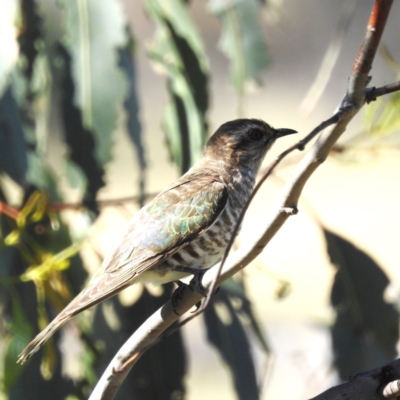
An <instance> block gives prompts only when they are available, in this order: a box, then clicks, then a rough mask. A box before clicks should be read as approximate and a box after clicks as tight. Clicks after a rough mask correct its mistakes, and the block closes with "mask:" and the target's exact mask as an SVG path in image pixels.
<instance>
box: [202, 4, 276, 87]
mask: <svg viewBox="0 0 400 400" xmlns="http://www.w3.org/2000/svg"><path fill="white" fill-rule="evenodd" d="M209 9H210V11H211V12H212V13H213V14H215V15H216V16H217V17H218V18H219V19H220V21H221V25H222V34H221V41H220V47H221V49H222V51H223V52H224V53H225V54H226V56H227V57H228V58H229V59H230V61H231V79H232V82H233V84H234V86H235V88H236V90H237V91H238V93H239V94H241V95H242V94H244V92H245V85H246V83H248V82H256V83H260V75H261V73H262V72H263V71H264V70H265V69H266V68H267V67H268V65H269V57H268V53H267V46H266V43H265V40H264V38H263V34H262V30H261V25H260V20H259V16H260V12H261V4H260V2H259V1H258V0H234V1H232V0H211V1H210V2H209Z"/></svg>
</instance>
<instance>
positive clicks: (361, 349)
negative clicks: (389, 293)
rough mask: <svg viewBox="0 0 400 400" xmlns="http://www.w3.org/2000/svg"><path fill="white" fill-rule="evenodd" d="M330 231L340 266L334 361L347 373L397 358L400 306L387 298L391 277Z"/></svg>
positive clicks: (333, 257)
mask: <svg viewBox="0 0 400 400" xmlns="http://www.w3.org/2000/svg"><path fill="white" fill-rule="evenodd" d="M324 232H325V238H326V241H327V246H328V254H329V257H330V259H331V262H332V263H333V264H334V265H335V266H336V268H337V272H336V275H335V279H334V283H333V286H332V292H331V304H332V306H333V307H334V308H335V311H336V321H335V323H334V325H333V326H332V328H331V334H332V345H333V350H334V355H335V364H336V367H337V368H338V371H339V374H340V376H341V378H342V379H348V377H349V376H350V375H353V374H355V373H358V372H359V371H366V370H369V369H373V368H376V367H378V366H380V365H384V364H387V363H388V362H389V361H392V360H393V359H394V358H395V357H396V354H397V351H396V344H397V340H398V337H399V312H398V311H397V310H396V309H395V308H394V306H393V305H392V304H388V303H387V302H386V301H385V300H384V291H385V289H386V287H387V286H388V284H389V279H388V277H387V276H386V274H385V273H384V271H383V270H382V268H381V267H380V266H379V265H378V264H377V263H376V262H375V261H374V260H373V259H372V258H371V257H370V256H368V255H367V254H366V253H365V252H363V251H361V250H360V249H358V248H357V247H355V246H354V245H353V244H352V243H350V242H349V241H347V240H345V239H343V238H342V237H340V236H338V235H336V234H333V233H332V232H329V231H326V230H325V231H324Z"/></svg>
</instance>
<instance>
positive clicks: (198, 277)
mask: <svg viewBox="0 0 400 400" xmlns="http://www.w3.org/2000/svg"><path fill="white" fill-rule="evenodd" d="M206 272H207V269H197V270H196V273H194V274H193V279H192V280H191V281H190V283H189V289H190V290H191V291H192V292H197V293H200V294H201V295H202V296H203V297H207V292H206V290H205V289H204V286H203V283H202V282H201V281H202V279H203V275H204V274H205V273H206Z"/></svg>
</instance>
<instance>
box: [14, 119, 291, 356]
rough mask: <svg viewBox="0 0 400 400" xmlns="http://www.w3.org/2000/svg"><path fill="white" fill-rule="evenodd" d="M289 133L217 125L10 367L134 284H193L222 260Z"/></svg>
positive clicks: (258, 125)
mask: <svg viewBox="0 0 400 400" xmlns="http://www.w3.org/2000/svg"><path fill="white" fill-rule="evenodd" d="M293 133H297V132H296V131H295V130H293V129H285V128H282V129H275V128H273V127H272V126H271V125H269V124H267V123H266V122H264V121H263V120H260V119H236V120H232V121H228V122H226V123H224V124H222V125H221V126H220V127H219V128H218V129H217V130H216V132H215V133H214V134H213V135H212V136H211V137H210V138H209V140H208V141H207V143H206V145H205V149H204V152H203V155H202V157H201V158H200V160H199V161H198V162H197V163H195V164H194V165H193V167H192V168H190V169H189V170H188V171H187V172H186V173H185V174H184V175H183V176H181V177H180V178H179V179H178V180H177V181H176V182H175V183H173V184H172V185H170V186H168V187H167V188H166V189H165V190H163V191H162V192H161V193H159V194H158V195H157V196H156V197H154V198H153V199H152V200H151V201H150V202H149V203H148V204H146V205H145V206H144V207H143V208H142V209H140V210H139V211H138V212H137V213H136V214H135V215H134V216H133V218H132V219H131V220H130V222H129V224H128V226H127V229H126V231H125V232H124V234H123V235H122V237H121V240H120V241H119V242H118V244H117V246H116V247H115V249H114V250H113V251H112V252H111V253H110V254H108V256H106V257H105V259H104V260H103V262H102V264H101V265H100V267H99V268H98V270H97V271H96V273H95V274H94V275H93V277H92V278H91V279H90V281H89V283H88V284H87V285H86V286H85V287H84V288H83V290H82V291H81V292H80V293H79V294H78V295H77V296H76V297H75V298H74V299H73V300H72V301H71V302H70V303H69V304H68V305H67V306H66V307H65V308H64V309H63V310H62V311H61V312H60V313H59V314H58V315H57V316H56V317H55V318H54V319H53V321H51V322H50V324H49V325H48V326H47V327H46V328H45V329H44V330H43V331H42V332H40V333H39V334H38V335H37V336H36V337H35V338H34V339H33V340H32V341H31V342H30V343H29V344H28V346H27V347H26V348H25V349H24V350H23V351H22V352H21V354H20V355H19V358H18V361H17V362H19V363H22V364H23V363H24V362H26V361H27V360H28V359H29V358H30V357H31V356H32V355H33V354H34V353H36V352H37V351H38V350H39V349H40V348H41V347H42V345H43V344H44V343H45V342H46V341H47V340H48V339H49V338H50V337H51V336H52V335H53V334H54V332H56V331H57V330H58V329H59V328H60V327H61V326H62V325H64V324H65V323H66V322H67V321H68V320H70V319H71V318H72V317H73V316H75V315H76V314H78V313H80V312H81V311H83V310H85V309H87V308H89V307H91V306H93V305H95V304H97V303H100V302H102V301H104V300H106V299H108V298H110V297H112V296H113V295H115V294H117V293H119V292H120V291H122V290H123V289H125V288H126V287H128V286H130V285H132V284H134V283H137V282H142V283H153V284H163V283H167V282H172V281H174V282H178V281H179V279H182V278H183V277H185V276H188V275H191V274H192V275H193V276H194V278H193V280H194V279H195V278H199V277H200V280H201V276H202V273H204V271H205V270H207V269H208V268H209V267H211V266H212V265H214V264H215V263H216V262H217V261H218V260H219V259H220V258H221V257H222V254H223V252H224V250H225V247H226V245H227V243H228V241H229V239H230V236H231V233H232V231H233V229H234V227H235V223H236V222H237V220H238V218H239V216H240V213H241V211H242V209H243V207H244V206H245V204H246V202H247V200H248V199H249V197H250V195H251V192H252V190H253V188H254V184H255V180H256V176H257V173H258V171H259V169H260V166H261V163H262V161H263V159H264V157H265V155H266V153H267V151H268V150H269V149H270V147H271V146H272V144H273V143H274V142H275V140H276V139H278V138H281V137H283V136H286V135H289V134H293ZM195 286H196V285H195ZM197 287H199V285H197ZM200 287H201V285H200Z"/></svg>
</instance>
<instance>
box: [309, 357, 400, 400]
mask: <svg viewBox="0 0 400 400" xmlns="http://www.w3.org/2000/svg"><path fill="white" fill-rule="evenodd" d="M399 378H400V359H399V360H396V361H393V362H392V363H390V364H387V365H385V366H383V367H379V368H376V369H374V370H372V371H368V372H364V373H362V374H358V375H356V376H353V377H351V378H350V380H349V382H346V383H343V384H342V385H339V386H335V387H333V388H331V389H328V390H327V391H326V392H324V393H321V394H320V395H318V396H316V397H313V398H312V399H311V400H343V399H362V400H378V399H383V398H387V399H395V398H398V396H399V395H400V390H399V386H398V380H397V379H399ZM393 381H394V382H393Z"/></svg>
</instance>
